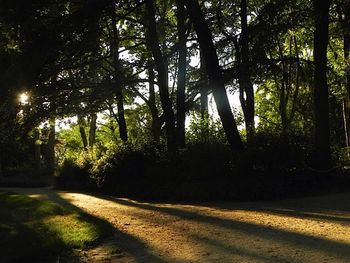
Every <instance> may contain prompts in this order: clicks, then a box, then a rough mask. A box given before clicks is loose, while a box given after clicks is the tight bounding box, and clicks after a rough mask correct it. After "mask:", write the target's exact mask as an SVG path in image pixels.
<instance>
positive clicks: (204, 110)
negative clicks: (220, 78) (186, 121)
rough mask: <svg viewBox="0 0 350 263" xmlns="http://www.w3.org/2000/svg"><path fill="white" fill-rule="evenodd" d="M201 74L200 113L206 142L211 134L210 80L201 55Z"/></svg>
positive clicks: (202, 132) (202, 137)
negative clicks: (209, 109)
mask: <svg viewBox="0 0 350 263" xmlns="http://www.w3.org/2000/svg"><path fill="white" fill-rule="evenodd" d="M200 73H201V87H200V111H201V122H202V123H201V129H202V131H201V140H202V141H203V142H204V141H205V140H206V139H207V138H208V132H209V112H208V78H207V75H206V69H205V63H204V59H203V56H202V53H201V54H200Z"/></svg>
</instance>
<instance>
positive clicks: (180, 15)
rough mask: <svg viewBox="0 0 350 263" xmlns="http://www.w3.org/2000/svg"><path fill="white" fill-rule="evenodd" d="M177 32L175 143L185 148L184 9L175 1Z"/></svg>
mask: <svg viewBox="0 0 350 263" xmlns="http://www.w3.org/2000/svg"><path fill="white" fill-rule="evenodd" d="M176 5H177V30H178V39H179V60H178V76H177V77H178V80H177V93H176V129H177V142H178V144H179V146H182V147H183V146H185V120H186V109H185V86H186V66H187V65H186V59H187V48H186V42H187V41H186V40H187V39H186V28H185V8H184V2H183V0H177V1H176Z"/></svg>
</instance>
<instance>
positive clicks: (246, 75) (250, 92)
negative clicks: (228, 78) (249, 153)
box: [238, 0, 255, 142]
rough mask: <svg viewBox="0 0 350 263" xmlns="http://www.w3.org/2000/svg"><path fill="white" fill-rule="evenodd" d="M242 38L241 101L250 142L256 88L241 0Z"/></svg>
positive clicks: (240, 57)
mask: <svg viewBox="0 0 350 263" xmlns="http://www.w3.org/2000/svg"><path fill="white" fill-rule="evenodd" d="M240 6H241V10H240V17H241V38H240V50H239V53H238V54H239V61H240V63H239V79H238V81H239V94H240V95H239V99H240V101H241V105H242V109H243V114H244V120H245V126H246V131H247V141H248V142H250V141H251V140H252V138H253V136H254V133H255V123H254V117H255V110H254V108H255V104H254V88H253V84H252V82H251V80H250V67H249V46H248V43H249V40H248V36H249V33H248V23H247V0H241V5H240Z"/></svg>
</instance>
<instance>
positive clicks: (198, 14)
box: [186, 0, 243, 153]
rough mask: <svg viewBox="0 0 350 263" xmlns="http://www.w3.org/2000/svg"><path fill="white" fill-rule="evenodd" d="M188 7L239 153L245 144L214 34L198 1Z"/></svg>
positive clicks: (227, 129)
mask: <svg viewBox="0 0 350 263" xmlns="http://www.w3.org/2000/svg"><path fill="white" fill-rule="evenodd" d="M186 7H187V11H188V13H189V15H190V18H191V20H192V23H193V26H194V29H195V31H196V33H197V36H198V41H199V46H200V49H201V52H202V55H203V59H204V62H205V66H206V70H207V74H208V77H209V85H210V87H211V89H212V90H213V95H214V99H215V103H216V106H217V110H218V113H219V116H220V119H221V122H222V125H223V128H224V130H225V134H226V138H227V141H228V143H229V145H230V147H231V150H232V152H235V153H238V152H240V151H242V149H243V144H242V140H241V137H240V135H239V132H238V129H237V125H236V121H235V119H234V117H233V114H232V111H231V107H230V103H229V100H228V97H227V94H226V89H225V85H224V82H223V78H222V71H221V68H220V65H219V60H218V56H217V54H216V50H215V46H214V44H213V40H212V39H213V38H212V34H211V32H210V29H209V27H208V24H207V22H206V21H205V18H204V15H203V13H202V10H201V8H200V6H199V4H198V2H197V0H188V1H186Z"/></svg>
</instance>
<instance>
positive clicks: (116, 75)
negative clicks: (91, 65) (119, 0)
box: [110, 5, 128, 142]
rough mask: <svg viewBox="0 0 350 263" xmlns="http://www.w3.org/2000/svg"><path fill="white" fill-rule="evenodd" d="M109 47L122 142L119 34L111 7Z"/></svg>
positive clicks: (124, 132) (124, 131)
mask: <svg viewBox="0 0 350 263" xmlns="http://www.w3.org/2000/svg"><path fill="white" fill-rule="evenodd" d="M110 47H111V53H112V61H113V67H114V72H113V80H114V85H115V95H116V99H117V110H118V113H117V114H118V126H119V137H120V139H121V140H122V141H123V142H127V141H128V130H127V125H126V120H125V111H124V97H123V87H122V85H121V76H122V75H121V74H122V73H121V69H120V62H119V32H118V29H117V21H116V14H115V8H114V5H113V9H112V36H111V39H110Z"/></svg>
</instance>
